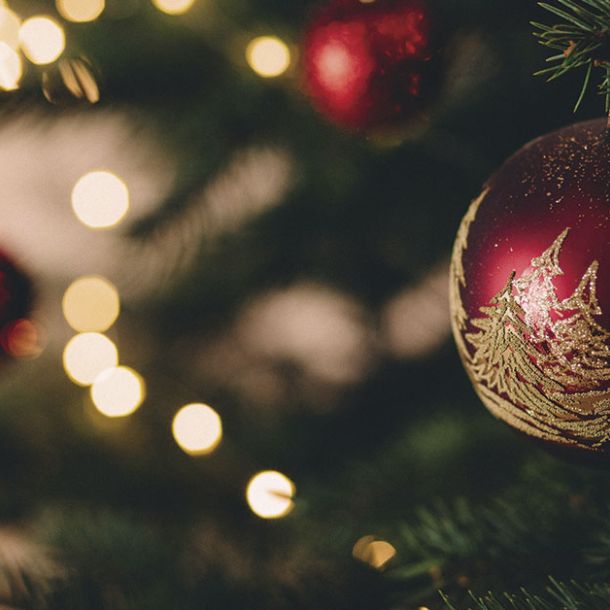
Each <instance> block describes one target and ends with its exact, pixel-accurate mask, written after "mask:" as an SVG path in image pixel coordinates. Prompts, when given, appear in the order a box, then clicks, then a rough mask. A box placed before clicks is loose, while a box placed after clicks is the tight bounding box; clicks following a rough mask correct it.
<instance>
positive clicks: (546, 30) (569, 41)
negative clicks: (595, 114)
mask: <svg viewBox="0 0 610 610" xmlns="http://www.w3.org/2000/svg"><path fill="white" fill-rule="evenodd" d="M538 4H539V6H540V7H541V8H543V9H545V10H546V11H548V12H549V13H551V14H553V15H555V16H556V17H559V18H560V19H561V20H562V22H561V23H558V24H556V25H546V24H543V23H539V22H536V21H532V22H531V25H532V26H533V27H535V28H536V30H537V31H536V32H534V36H536V38H537V39H538V42H539V43H540V44H542V45H543V46H546V47H549V48H550V49H556V50H559V51H561V53H555V54H553V55H551V56H550V57H548V58H547V60H546V61H547V63H550V64H553V65H551V66H550V67H548V68H544V69H542V70H538V71H537V72H536V73H535V76H545V77H546V78H547V81H549V82H550V81H553V80H555V79H557V78H559V77H561V76H563V75H564V74H567V73H568V72H570V71H572V70H576V69H580V68H583V67H584V68H585V76H584V79H583V84H582V87H581V89H580V93H579V95H578V98H577V100H576V104H575V106H574V112H576V111H577V110H578V109H579V108H580V106H581V104H582V102H583V100H584V99H585V97H586V95H587V93H588V91H589V90H590V85H591V75H592V73H593V69H594V68H600V69H603V70H604V73H605V75H604V78H603V80H602V82H601V84H600V85H599V86H598V89H599V94H600V95H603V96H604V97H605V108H606V112H608V111H610V55H609V49H610V0H555V4H551V3H549V2H539V3H538Z"/></svg>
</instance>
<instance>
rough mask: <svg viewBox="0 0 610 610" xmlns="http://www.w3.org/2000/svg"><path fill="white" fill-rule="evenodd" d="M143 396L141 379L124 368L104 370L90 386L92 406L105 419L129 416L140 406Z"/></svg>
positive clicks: (130, 370)
mask: <svg viewBox="0 0 610 610" xmlns="http://www.w3.org/2000/svg"><path fill="white" fill-rule="evenodd" d="M145 394H146V388H145V385H144V380H143V379H142V377H141V376H140V375H139V374H138V373H136V372H135V371H134V370H132V369H130V368H128V367H126V366H117V367H115V368H111V369H107V370H105V371H104V372H103V373H101V374H100V375H98V377H97V378H96V380H95V382H94V383H93V385H92V386H91V398H92V400H93V404H94V405H95V407H96V408H97V410H98V411H99V412H100V413H102V414H103V415H106V416H107V417H125V416H127V415H131V414H132V413H133V412H134V411H136V409H138V407H139V406H140V405H141V404H142V402H143V401H144V397H145Z"/></svg>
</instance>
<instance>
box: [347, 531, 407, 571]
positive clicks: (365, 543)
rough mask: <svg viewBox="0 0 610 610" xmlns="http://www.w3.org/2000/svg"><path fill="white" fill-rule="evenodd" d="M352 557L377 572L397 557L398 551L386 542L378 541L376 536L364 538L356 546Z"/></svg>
mask: <svg viewBox="0 0 610 610" xmlns="http://www.w3.org/2000/svg"><path fill="white" fill-rule="evenodd" d="M352 555H353V556H354V557H355V558H356V559H358V560H359V561H362V562H364V563H367V564H368V565H370V566H371V567H373V568H375V569H376V570H382V569H383V568H385V567H386V565H387V564H388V563H389V562H390V560H391V559H392V558H393V557H395V555H396V549H395V548H394V547H393V546H392V545H391V544H390V543H389V542H386V541H385V540H376V539H375V537H374V536H363V537H362V538H360V540H358V542H356V544H355V545H354V548H353V549H352Z"/></svg>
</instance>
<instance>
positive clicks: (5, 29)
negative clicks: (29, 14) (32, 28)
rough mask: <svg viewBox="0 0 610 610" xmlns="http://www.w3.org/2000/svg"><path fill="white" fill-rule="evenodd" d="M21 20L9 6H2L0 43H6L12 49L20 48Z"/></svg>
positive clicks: (0, 11)
mask: <svg viewBox="0 0 610 610" xmlns="http://www.w3.org/2000/svg"><path fill="white" fill-rule="evenodd" d="M20 28H21V19H20V18H19V15H17V13H15V12H14V11H11V9H10V8H8V7H7V6H0V42H4V43H6V44H7V45H8V46H9V47H11V49H13V50H17V49H18V48H19V29H20Z"/></svg>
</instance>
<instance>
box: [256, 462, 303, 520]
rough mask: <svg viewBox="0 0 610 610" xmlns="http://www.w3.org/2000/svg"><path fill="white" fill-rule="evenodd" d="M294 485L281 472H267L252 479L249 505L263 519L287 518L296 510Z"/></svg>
mask: <svg viewBox="0 0 610 610" xmlns="http://www.w3.org/2000/svg"><path fill="white" fill-rule="evenodd" d="M295 492H296V488H295V486H294V483H293V482H292V481H291V480H290V479H289V478H288V477H286V476H285V475H283V474H282V473H281V472H277V471H275V470H265V471H263V472H259V473H258V474H257V475H255V476H254V477H252V479H250V482H249V483H248V487H247V489H246V499H247V500H248V505H249V506H250V509H251V510H252V512H253V513H254V514H255V515H258V516H259V517H261V518H263V519H279V518H280V517H285V516H286V515H287V514H288V513H290V512H291V511H292V509H293V508H294V502H293V501H292V498H293V497H294V494H295Z"/></svg>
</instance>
